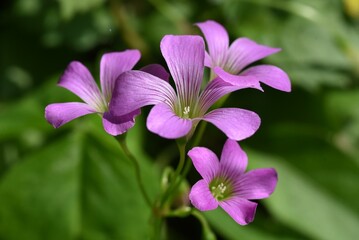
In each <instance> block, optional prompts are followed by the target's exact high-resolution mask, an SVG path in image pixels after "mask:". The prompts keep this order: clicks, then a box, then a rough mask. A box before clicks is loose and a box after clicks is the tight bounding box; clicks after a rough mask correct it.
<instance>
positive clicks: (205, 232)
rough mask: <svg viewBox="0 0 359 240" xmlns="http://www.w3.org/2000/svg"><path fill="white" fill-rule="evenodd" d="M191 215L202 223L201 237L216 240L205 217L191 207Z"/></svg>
mask: <svg viewBox="0 0 359 240" xmlns="http://www.w3.org/2000/svg"><path fill="white" fill-rule="evenodd" d="M191 214H192V216H194V217H195V218H197V219H198V221H199V222H200V223H201V225H202V234H203V236H202V238H203V239H205V240H216V239H217V238H216V235H215V234H214V233H213V232H212V230H211V228H210V226H209V224H208V222H207V220H206V218H205V217H204V216H203V215H202V214H201V213H200V212H199V211H197V210H195V209H192V211H191Z"/></svg>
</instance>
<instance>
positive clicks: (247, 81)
mask: <svg viewBox="0 0 359 240" xmlns="http://www.w3.org/2000/svg"><path fill="white" fill-rule="evenodd" d="M221 72H223V73H224V74H227V75H229V74H228V73H226V72H224V71H223V70H221ZM221 76H222V75H221ZM232 76H233V78H232ZM229 78H230V79H228V78H225V79H226V80H224V79H222V78H220V77H217V78H215V79H213V80H212V81H210V82H209V83H208V84H207V86H206V88H205V89H204V90H203V92H202V93H201V95H200V98H199V106H198V108H199V115H204V114H205V113H206V112H207V110H208V109H209V108H210V107H211V106H212V105H213V104H214V103H215V102H216V101H217V100H218V99H220V98H221V97H223V96H224V95H226V94H228V93H231V92H234V91H237V90H240V89H243V88H257V89H261V87H260V85H259V82H258V80H257V79H254V78H251V77H238V76H234V75H231V76H230V77H229ZM252 80H254V81H252Z"/></svg>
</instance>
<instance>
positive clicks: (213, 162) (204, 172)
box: [188, 147, 220, 183]
mask: <svg viewBox="0 0 359 240" xmlns="http://www.w3.org/2000/svg"><path fill="white" fill-rule="evenodd" d="M188 156H189V157H190V158H191V159H192V163H193V165H194V167H195V168H196V170H197V172H198V173H199V174H200V175H201V176H202V178H203V179H204V180H206V181H207V183H210V182H211V181H212V180H213V178H214V177H215V176H216V175H217V173H218V171H219V169H220V165H219V161H218V158H217V156H216V154H214V153H213V152H212V151H211V150H209V149H208V148H204V147H195V148H192V149H191V150H190V151H189V152H188Z"/></svg>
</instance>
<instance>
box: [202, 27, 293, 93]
mask: <svg viewBox="0 0 359 240" xmlns="http://www.w3.org/2000/svg"><path fill="white" fill-rule="evenodd" d="M196 25H197V26H198V27H199V28H200V29H201V31H202V33H203V35H204V37H205V39H206V42H207V47H208V53H207V52H206V57H205V65H206V66H207V67H210V68H211V69H212V70H213V71H214V72H215V73H216V74H217V76H218V77H220V78H221V79H223V80H224V81H227V82H229V83H234V82H239V81H242V79H243V78H244V77H245V79H247V80H251V81H252V82H253V84H254V85H256V84H258V83H259V82H262V83H265V84H266V85H268V86H271V87H272V88H275V89H278V90H281V91H285V92H290V91H291V84H290V80H289V78H288V76H287V74H286V73H285V72H284V71H283V70H282V69H280V68H278V67H276V66H272V65H259V66H254V67H250V68H247V69H245V68H246V67H247V66H248V65H250V64H251V63H253V62H255V61H258V60H260V59H262V58H265V57H267V56H269V55H272V54H274V53H277V52H279V51H280V50H281V49H279V48H272V47H267V46H264V45H260V44H257V43H256V42H254V41H252V40H250V39H248V38H238V39H236V40H235V41H234V42H233V43H232V44H231V45H230V46H229V38H228V33H227V31H226V29H225V28H224V27H223V26H222V25H220V24H219V23H217V22H215V21H212V20H208V21H206V22H201V23H197V24H196ZM259 89H260V90H261V88H260V87H259Z"/></svg>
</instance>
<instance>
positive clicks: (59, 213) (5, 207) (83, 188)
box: [0, 119, 159, 240]
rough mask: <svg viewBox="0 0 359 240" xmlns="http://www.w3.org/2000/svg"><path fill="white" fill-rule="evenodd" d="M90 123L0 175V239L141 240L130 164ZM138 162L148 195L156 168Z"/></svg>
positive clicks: (140, 206) (142, 212)
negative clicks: (0, 177) (0, 178)
mask: <svg viewBox="0 0 359 240" xmlns="http://www.w3.org/2000/svg"><path fill="white" fill-rule="evenodd" d="M96 120H98V119H96ZM92 126H93V124H92V123H91V122H90V124H83V125H82V126H81V127H80V128H79V129H78V130H77V131H76V132H75V134H72V135H71V136H69V137H65V138H63V139H60V140H58V141H56V142H55V143H54V144H52V145H51V146H49V147H47V148H45V149H43V150H42V151H40V152H38V153H35V154H33V155H31V156H28V157H26V159H24V160H23V161H22V162H21V163H18V164H17V165H15V166H14V167H13V168H12V169H11V170H10V171H9V172H7V174H6V175H5V176H3V179H2V182H1V183H0V239H7V240H18V239H27V240H33V239H34V240H35V239H36V240H37V239H44V240H45V239H46V240H47V239H51V240H56V239H59V240H67V239H68V240H72V239H89V240H90V239H109V240H115V239H145V237H146V235H147V231H148V218H149V215H150V209H149V208H148V207H147V205H146V204H145V201H144V200H143V198H142V196H141V194H140V191H139V187H138V185H137V183H136V180H135V174H134V169H133V166H132V164H131V163H130V162H128V160H127V159H126V158H125V157H124V156H123V154H122V152H121V151H119V146H118V145H117V144H116V141H115V140H113V139H112V138H111V137H110V136H109V135H107V134H106V133H104V131H103V129H99V128H94V127H92ZM139 161H140V164H141V167H142V173H143V178H144V182H145V186H146V188H147V190H149V193H150V195H151V197H152V198H153V196H154V194H156V192H157V185H158V183H159V178H158V175H157V171H156V170H155V169H154V168H153V167H152V165H150V164H149V162H146V159H143V158H141V159H139Z"/></svg>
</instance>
